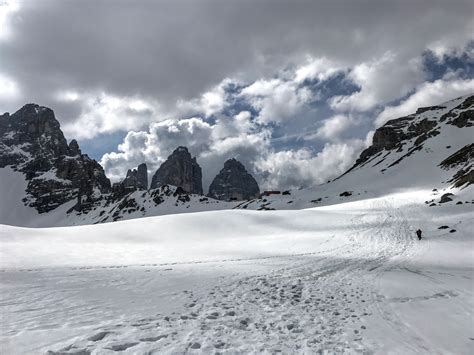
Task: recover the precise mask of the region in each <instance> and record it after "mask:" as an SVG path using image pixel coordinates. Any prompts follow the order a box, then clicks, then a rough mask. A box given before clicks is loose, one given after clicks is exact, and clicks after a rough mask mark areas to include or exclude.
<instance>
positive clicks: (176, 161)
mask: <svg viewBox="0 0 474 355" xmlns="http://www.w3.org/2000/svg"><path fill="white" fill-rule="evenodd" d="M163 185H174V186H177V187H181V188H182V189H183V190H184V191H186V192H188V193H193V194H199V195H202V171H201V167H200V166H199V164H198V163H197V161H196V158H192V157H191V154H190V153H189V152H188V148H186V147H178V148H176V149H175V151H174V152H173V153H172V154H171V155H170V156H169V157H168V159H167V160H166V161H165V162H164V163H163V164H161V166H160V167H159V169H158V170H157V171H156V173H155V175H153V178H152V180H151V185H150V188H151V189H156V188H158V187H160V186H163Z"/></svg>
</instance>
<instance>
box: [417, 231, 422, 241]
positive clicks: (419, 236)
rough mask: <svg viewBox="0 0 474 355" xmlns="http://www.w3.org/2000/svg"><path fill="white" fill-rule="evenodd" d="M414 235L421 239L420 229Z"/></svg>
mask: <svg viewBox="0 0 474 355" xmlns="http://www.w3.org/2000/svg"><path fill="white" fill-rule="evenodd" d="M416 236H417V237H418V240H421V229H418V230H417V231H416Z"/></svg>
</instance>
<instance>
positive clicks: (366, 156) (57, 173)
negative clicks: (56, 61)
mask: <svg viewBox="0 0 474 355" xmlns="http://www.w3.org/2000/svg"><path fill="white" fill-rule="evenodd" d="M473 125H474V96H473V95H470V96H466V97H461V98H457V99H455V100H451V101H448V102H446V103H443V104H440V105H437V106H432V107H424V108H420V109H418V110H417V112H416V113H414V114H412V115H409V116H406V117H401V118H398V119H394V120H391V121H388V122H387V123H386V124H385V125H384V126H382V127H380V128H379V129H377V130H376V131H375V133H374V136H373V142H372V145H371V146H370V147H368V148H367V149H366V150H364V151H363V152H362V153H361V155H360V157H359V159H357V161H356V163H355V164H354V166H353V167H352V168H351V169H349V170H348V171H347V172H346V173H345V174H343V175H342V176H341V177H339V178H337V179H335V180H334V181H332V182H330V183H328V184H323V185H320V186H317V187H315V188H312V189H304V190H293V191H288V192H286V193H285V194H277V195H270V196H264V197H262V198H257V199H252V200H249V201H243V202H224V201H218V200H214V199H212V198H209V197H205V196H202V195H198V194H192V193H188V192H186V191H185V190H183V189H182V188H176V187H174V186H170V185H166V184H165V185H163V186H160V187H159V188H157V189H148V190H141V189H143V186H142V187H140V188H139V189H138V190H136V191H135V187H133V186H132V189H131V190H128V189H122V190H123V191H122V190H120V191H119V192H117V191H115V190H114V189H112V188H111V187H110V182H109V181H108V179H107V177H106V176H105V174H104V172H103V169H102V167H101V166H100V165H99V164H98V163H97V162H95V161H94V160H91V159H90V158H89V157H88V156H87V155H85V154H82V153H81V151H80V149H79V146H78V145H77V142H75V141H74V140H73V141H71V143H70V144H69V145H67V142H66V140H65V138H64V135H63V134H62V132H61V130H60V127H59V122H58V121H57V120H56V119H55V118H54V113H53V112H52V111H51V110H49V109H47V108H44V107H40V106H38V105H26V106H25V107H23V108H22V109H20V110H19V111H18V112H17V113H15V114H13V115H12V116H10V115H8V114H5V115H3V116H0V167H1V168H0V177H1V179H2V181H8V184H5V183H4V184H1V185H0V193H1V195H2V196H9V199H8V200H6V199H5V198H4V200H3V202H2V204H1V206H0V212H1V213H0V223H5V224H13V225H20V226H42V227H46V226H55V225H80V224H92V223H103V222H112V221H117V220H122V219H132V218H140V217H149V216H157V215H165V214H174V213H184V212H197V211H207V210H216V209H229V208H238V209H254V210H268V209H301V208H311V207H314V206H319V205H329V204H334V203H340V202H344V201H353V200H358V199H365V198H369V197H374V196H383V195H386V194H389V193H393V192H396V191H399V190H410V189H424V190H426V201H427V202H429V203H428V204H433V203H438V202H439V201H438V200H437V199H439V198H440V197H441V194H440V193H441V192H442V191H444V193H454V194H461V195H462V194H463V193H464V192H463V191H465V189H466V188H471V186H470V185H471V184H472V183H473V182H474V176H473V175H474V172H473V156H474V153H473V147H474V144H473V138H472V137H474V126H473ZM182 149H185V148H182ZM187 155H189V153H187ZM188 160H189V162H190V163H189V164H188V165H189V166H191V168H186V169H187V170H190V169H191V170H192V169H194V168H192V166H194V165H193V164H196V162H195V160H194V161H192V160H191V156H190V155H189V159H188ZM183 169H184V168H183ZM183 169H182V170H183ZM186 169H184V170H186ZM11 170H13V171H11ZM168 170H170V169H168ZM171 170H172V169H171ZM198 173H199V174H197V175H200V168H199V171H198ZM168 175H169V174H168ZM134 186H135V185H134ZM137 186H138V185H137ZM433 189H436V190H437V191H434V192H431V190H433ZM453 189H454V190H453ZM13 190H14V191H16V193H15V194H13ZM22 190H24V191H25V192H24V193H23V192H21V191H22ZM188 190H189V189H188ZM198 190H199V188H198ZM199 191H201V190H199ZM458 191H459V192H458ZM437 194H440V196H438V195H437ZM456 199H458V200H459V199H462V197H461V196H459V197H457V198H455V200H456ZM455 202H456V203H457V202H459V201H454V202H453V203H455ZM25 206H27V207H25Z"/></svg>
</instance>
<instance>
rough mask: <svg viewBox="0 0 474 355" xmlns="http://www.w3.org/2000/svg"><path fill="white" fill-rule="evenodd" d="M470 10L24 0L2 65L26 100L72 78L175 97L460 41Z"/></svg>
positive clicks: (434, 4) (426, 4)
mask: <svg viewBox="0 0 474 355" xmlns="http://www.w3.org/2000/svg"><path fill="white" fill-rule="evenodd" d="M471 10H472V3H471V2H470V1H449V2H448V1H401V2H400V1H397V2H396V1H278V0H277V1H274V0H272V1H270V0H268V1H263V0H258V1H247V0H244V1H221V0H211V1H186V0H178V1H125V0H117V1H112V0H108V1H107V0H105V1H96V0H94V1H92V0H82V1H72V0H41V1H24V2H22V3H21V9H20V11H19V12H18V13H16V14H15V18H13V19H12V33H13V37H12V38H11V39H10V40H9V41H6V42H2V43H0V51H1V63H2V68H1V71H2V72H4V74H8V75H9V76H10V77H11V78H13V79H14V80H16V81H17V82H18V84H19V86H20V87H21V90H22V93H23V95H22V96H23V98H24V99H25V100H27V101H32V100H40V101H46V102H48V103H50V102H51V101H52V95H53V94H54V92H55V91H57V90H61V89H67V88H74V89H78V90H104V91H107V92H112V93H114V94H117V95H135V94H141V95H143V96H152V97H155V98H158V99H159V100H160V101H162V102H164V103H169V104H170V105H172V104H173V103H174V101H175V100H176V98H178V97H182V98H191V97H195V96H197V95H199V94H200V93H201V92H202V91H204V90H206V89H209V88H210V87H211V86H212V85H214V84H216V83H218V82H219V81H220V80H222V79H223V78H224V77H229V76H236V75H242V76H243V77H246V78H255V77H258V76H265V75H272V74H274V70H275V68H277V67H279V66H282V65H286V64H287V63H288V62H292V59H294V60H293V61H296V62H297V61H301V59H302V57H303V56H304V55H307V54H311V55H314V56H326V57H330V58H338V59H340V60H344V61H348V62H353V63H355V62H358V61H360V60H363V59H366V58H370V57H372V56H376V55H380V53H383V52H384V51H386V50H387V49H393V48H395V49H396V50H397V52H398V53H402V54H403V53H408V55H411V54H412V52H413V51H414V49H420V48H421V49H423V48H424V47H425V46H426V45H427V43H431V42H434V41H436V40H439V39H446V40H449V39H450V38H457V39H461V40H462V37H463V36H465V35H466V31H467V29H466V28H463V27H466V25H465V24H466V23H468V22H469V18H470V17H471V15H472V11H471ZM381 33H383V35H380V34H381ZM402 56H403V55H402ZM348 58H350V60H349V59H348ZM63 110H64V111H63ZM61 111H63V112H65V113H66V108H61ZM63 116H64V119H68V118H70V119H72V118H73V117H74V114H73V112H67V114H65V115H63Z"/></svg>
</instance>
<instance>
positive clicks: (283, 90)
mask: <svg viewBox="0 0 474 355" xmlns="http://www.w3.org/2000/svg"><path fill="white" fill-rule="evenodd" d="M240 95H241V96H242V97H244V98H245V99H246V100H247V101H248V102H249V103H250V104H251V105H252V106H253V107H254V108H255V109H256V110H258V111H259V114H258V116H257V121H258V122H259V123H261V124H268V123H270V122H277V123H281V122H284V121H287V120H290V119H294V118H295V116H296V115H298V113H300V112H301V111H303V109H304V108H305V106H306V105H307V104H308V103H309V102H310V101H311V100H312V98H313V94H312V93H311V91H310V90H309V89H308V88H306V87H301V86H299V85H298V84H297V83H296V82H295V81H291V80H290V81H286V80H282V79H271V80H265V79H261V80H257V81H256V82H254V83H253V84H251V85H249V86H247V87H245V88H244V89H242V91H241V94H240Z"/></svg>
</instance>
